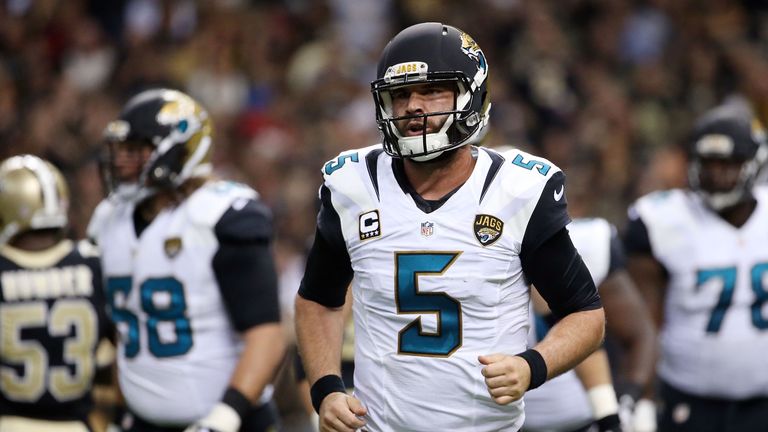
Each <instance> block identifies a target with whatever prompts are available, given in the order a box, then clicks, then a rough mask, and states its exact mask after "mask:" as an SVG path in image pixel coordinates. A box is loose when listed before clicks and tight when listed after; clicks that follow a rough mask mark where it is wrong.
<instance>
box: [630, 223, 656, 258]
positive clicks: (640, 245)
mask: <svg viewBox="0 0 768 432" xmlns="http://www.w3.org/2000/svg"><path fill="white" fill-rule="evenodd" d="M624 247H625V248H626V251H627V254H628V255H633V254H647V255H652V254H653V251H652V249H651V240H650V238H649V237H648V228H646V226H645V223H644V222H643V220H642V219H641V218H640V217H639V216H635V217H632V216H630V218H629V221H628V222H627V228H626V231H625V232H624Z"/></svg>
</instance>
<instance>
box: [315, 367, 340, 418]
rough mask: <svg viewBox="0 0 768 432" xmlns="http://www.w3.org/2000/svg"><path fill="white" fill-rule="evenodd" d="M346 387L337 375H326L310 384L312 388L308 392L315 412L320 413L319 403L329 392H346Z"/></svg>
mask: <svg viewBox="0 0 768 432" xmlns="http://www.w3.org/2000/svg"><path fill="white" fill-rule="evenodd" d="M346 391H347V389H346V387H344V380H342V379H341V377H340V376H338V375H326V376H324V377H322V378H320V379H319V380H317V381H315V383H314V384H312V388H311V389H309V394H310V396H312V406H313V407H314V408H315V412H317V413H318V414H320V404H322V403H323V399H325V397H326V396H328V395H329V394H331V393H335V392H342V393H346Z"/></svg>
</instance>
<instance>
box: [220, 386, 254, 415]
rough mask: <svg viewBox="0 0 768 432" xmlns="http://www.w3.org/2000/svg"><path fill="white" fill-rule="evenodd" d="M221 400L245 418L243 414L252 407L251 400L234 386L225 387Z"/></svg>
mask: <svg viewBox="0 0 768 432" xmlns="http://www.w3.org/2000/svg"><path fill="white" fill-rule="evenodd" d="M221 402H223V403H225V404H227V405H229V406H231V407H232V409H233V410H235V412H236V413H237V415H239V416H240V418H241V419H243V418H245V414H246V413H247V412H248V411H249V410H250V409H251V408H253V404H252V403H251V401H250V400H248V398H247V397H245V395H244V394H242V393H240V391H238V390H237V389H235V388H234V387H229V388H227V391H225V392H224V397H222V398H221Z"/></svg>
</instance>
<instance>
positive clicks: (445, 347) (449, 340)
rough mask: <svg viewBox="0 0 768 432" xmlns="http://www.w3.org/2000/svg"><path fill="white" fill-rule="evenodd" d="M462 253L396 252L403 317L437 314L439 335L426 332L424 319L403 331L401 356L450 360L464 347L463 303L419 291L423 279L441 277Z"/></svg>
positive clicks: (397, 291) (398, 301)
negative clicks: (423, 277) (434, 357)
mask: <svg viewBox="0 0 768 432" xmlns="http://www.w3.org/2000/svg"><path fill="white" fill-rule="evenodd" d="M460 254H461V252H396V253H395V303H396V305H397V313H399V314H435V315H436V316H437V332H436V333H426V332H424V331H423V329H422V325H421V317H419V318H416V319H415V320H413V321H411V322H410V323H409V324H408V325H407V326H405V328H403V329H402V330H400V333H399V334H398V336H397V346H398V351H399V353H400V354H410V355H424V356H436V357H448V356H450V355H451V354H453V352H454V351H456V350H457V349H458V348H459V347H460V346H461V341H462V339H461V338H462V334H461V332H462V329H461V325H462V323H461V303H459V301H458V300H456V299H455V298H453V297H451V296H449V295H447V294H445V293H439V292H430V293H422V292H419V276H420V275H434V276H439V275H440V274H442V273H444V272H445V271H446V270H447V269H448V267H450V266H451V264H453V262H454V261H455V260H456V258H457V257H458V256H459V255H460Z"/></svg>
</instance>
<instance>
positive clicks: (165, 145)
mask: <svg viewBox="0 0 768 432" xmlns="http://www.w3.org/2000/svg"><path fill="white" fill-rule="evenodd" d="M212 134H213V125H212V122H211V119H210V116H209V115H208V112H207V111H206V110H205V109H204V108H203V107H202V106H201V105H200V104H199V103H198V102H197V101H195V100H194V99H192V98H191V97H190V96H188V95H186V94H184V93H182V92H180V91H178V90H171V89H151V90H146V91H143V92H141V93H139V94H137V95H136V96H134V97H133V98H131V99H130V100H129V101H128V102H127V103H126V104H125V106H124V107H123V109H122V112H121V113H120V116H119V117H118V119H117V120H114V121H112V122H110V123H109V124H108V125H107V128H106V129H105V131H104V135H105V139H106V141H107V142H108V143H110V144H115V143H121V142H134V143H144V144H148V145H150V146H151V148H152V154H151V156H150V157H149V160H148V161H147V163H146V164H145V165H144V166H143V168H142V170H141V173H140V175H139V178H138V181H137V183H136V184H120V180H119V179H117V178H116V175H115V174H114V163H113V162H114V161H113V155H110V157H109V159H110V160H109V162H108V163H107V168H108V169H107V170H106V171H105V180H106V183H107V185H108V187H109V188H110V189H111V191H112V192H115V193H117V194H118V195H119V196H120V195H123V198H138V196H139V195H140V196H142V197H144V196H147V195H150V194H151V193H153V192H154V191H156V190H158V189H170V188H176V187H178V186H179V185H181V184H182V183H183V182H184V181H185V180H187V179H189V178H192V177H202V176H206V175H208V174H210V173H211V171H212V165H211V154H212V150H213V141H212Z"/></svg>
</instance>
